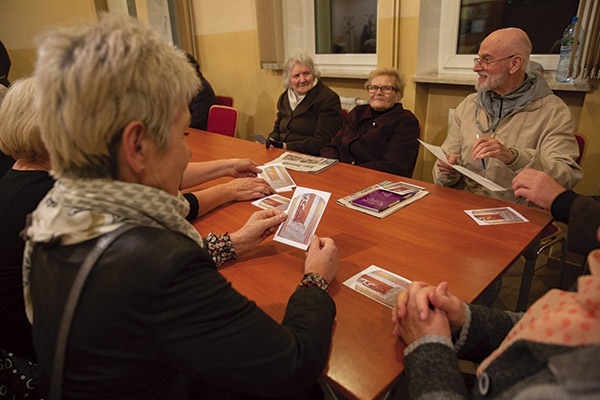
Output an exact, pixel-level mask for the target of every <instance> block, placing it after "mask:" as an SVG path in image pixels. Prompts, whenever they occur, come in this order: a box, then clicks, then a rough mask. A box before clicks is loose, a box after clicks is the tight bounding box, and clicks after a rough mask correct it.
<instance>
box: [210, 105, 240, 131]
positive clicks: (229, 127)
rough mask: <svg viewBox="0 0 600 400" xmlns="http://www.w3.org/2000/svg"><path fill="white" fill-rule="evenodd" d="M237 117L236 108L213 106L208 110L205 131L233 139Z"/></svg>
mask: <svg viewBox="0 0 600 400" xmlns="http://www.w3.org/2000/svg"><path fill="white" fill-rule="evenodd" d="M237 116H238V111H237V109H236V108H233V107H228V106H221V105H218V104H215V105H213V106H212V107H210V110H208V122H207V124H206V130H207V131H209V132H214V133H219V134H221V135H226V136H231V137H234V136H235V130H236V128H237Z"/></svg>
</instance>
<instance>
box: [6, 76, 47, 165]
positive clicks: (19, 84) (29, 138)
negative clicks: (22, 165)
mask: <svg viewBox="0 0 600 400" xmlns="http://www.w3.org/2000/svg"><path fill="white" fill-rule="evenodd" d="M0 121H2V123H0V151H2V153H4V154H7V155H9V156H11V157H12V158H14V159H15V160H23V161H33V162H47V161H48V152H47V151H46V147H44V143H43V142H42V138H41V136H40V128H39V123H38V114H37V112H36V110H35V96H34V81H33V78H25V79H20V80H17V81H14V82H13V83H12V85H11V86H10V89H9V90H8V91H7V93H6V96H5V97H4V100H3V101H2V103H1V104H0Z"/></svg>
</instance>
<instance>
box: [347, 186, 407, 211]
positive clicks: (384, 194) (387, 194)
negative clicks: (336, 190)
mask: <svg viewBox="0 0 600 400" xmlns="http://www.w3.org/2000/svg"><path fill="white" fill-rule="evenodd" d="M405 197H407V196H405V195H402V194H399V193H396V192H391V191H389V190H385V189H376V190H374V191H372V192H370V193H367V194H365V195H363V196H360V197H358V198H356V199H354V200H352V204H354V205H355V206H359V207H365V208H368V209H370V210H374V211H377V212H379V211H383V210H385V209H387V208H389V207H391V206H393V205H394V204H396V203H398V202H399V201H401V200H402V199H404V198H405Z"/></svg>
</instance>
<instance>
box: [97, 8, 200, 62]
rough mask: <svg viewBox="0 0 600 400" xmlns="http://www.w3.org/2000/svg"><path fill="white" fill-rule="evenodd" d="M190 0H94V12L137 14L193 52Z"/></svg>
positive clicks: (166, 37) (178, 45) (162, 33)
mask: <svg viewBox="0 0 600 400" xmlns="http://www.w3.org/2000/svg"><path fill="white" fill-rule="evenodd" d="M189 1H190V0H145V1H141V0H94V5H95V7H96V11H97V12H110V13H116V14H124V15H130V16H132V17H136V18H138V19H140V20H141V21H143V22H144V23H146V24H147V25H149V26H150V27H151V28H152V29H154V30H156V31H157V32H159V33H160V34H161V35H162V36H163V37H164V38H165V39H166V40H167V41H168V42H169V43H172V44H174V45H175V46H177V47H179V48H181V49H183V50H185V51H187V52H189V53H191V54H194V45H193V32H192V20H191V8H190V5H189Z"/></svg>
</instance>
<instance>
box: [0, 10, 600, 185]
mask: <svg viewBox="0 0 600 400" xmlns="http://www.w3.org/2000/svg"><path fill="white" fill-rule="evenodd" d="M192 6H193V14H194V23H195V38H196V41H197V42H196V48H197V51H198V56H199V61H200V64H201V67H202V70H203V72H204V73H205V75H206V76H207V77H208V79H209V81H210V82H211V84H212V85H213V87H214V88H215V91H216V92H217V93H218V94H223V95H228V96H232V97H234V98H235V106H236V107H237V108H238V109H239V111H240V119H239V125H238V136H239V137H242V138H250V137H251V136H252V135H253V134H256V133H259V134H263V135H264V134H267V133H268V132H270V130H271V128H272V124H273V122H274V119H275V112H276V106H275V104H276V101H277V98H278V96H279V95H280V93H281V92H282V91H283V87H282V85H281V75H280V73H278V72H274V71H266V70H261V69H260V68H259V61H258V34H257V31H256V12H255V8H254V0H192ZM380 10H383V12H381V15H380V20H379V21H378V24H379V31H380V43H379V49H380V55H379V57H378V64H379V66H384V65H391V66H397V67H398V69H399V70H400V71H401V72H403V73H404V74H405V75H406V77H407V81H408V82H407V83H408V84H407V87H406V92H405V95H404V99H403V104H404V106H405V107H406V108H408V109H410V110H413V111H414V112H415V114H416V115H417V117H418V118H419V121H420V122H421V128H422V137H423V138H424V139H425V140H427V141H430V142H432V143H436V144H440V143H441V142H442V141H443V140H444V137H445V134H446V124H447V110H448V108H453V107H456V105H457V104H458V103H459V102H460V100H461V99H462V98H463V97H464V96H465V95H466V94H468V93H471V92H472V90H473V89H472V88H471V87H466V86H454V85H438V84H418V85H416V84H414V83H413V82H412V81H411V79H410V78H411V77H412V76H414V75H415V73H416V59H417V42H418V37H417V33H418V25H419V1H418V0H380ZM394 15H400V17H399V18H396V17H394ZM94 18H95V13H94V11H93V0H46V1H43V2H41V1H35V0H19V1H0V39H1V40H2V41H3V42H4V44H5V45H6V47H7V48H8V50H9V53H10V55H11V58H12V60H13V68H12V70H11V74H10V78H11V79H12V80H14V79H16V78H18V77H21V76H26V75H29V74H31V72H32V71H33V63H34V60H35V50H34V43H33V37H35V36H36V35H38V34H39V33H40V32H42V30H43V29H44V28H45V27H47V26H51V25H58V24H73V23H76V22H79V21H81V20H83V21H86V20H91V19H94ZM394 43H397V44H398V45H397V48H396V47H394ZM324 82H325V83H326V84H327V85H329V86H330V87H331V88H332V89H333V90H335V91H336V92H337V93H338V94H340V95H341V96H351V97H363V98H366V93H365V92H364V89H363V81H362V80H353V79H332V78H325V79H324ZM557 94H558V95H559V96H561V97H562V98H563V99H564V100H565V102H566V103H567V104H568V105H569V107H570V108H571V111H572V112H573V115H574V118H575V124H576V126H577V129H578V131H580V132H581V133H582V134H584V135H585V136H586V137H587V139H588V148H587V150H586V153H585V157H584V160H583V168H584V170H585V176H584V179H583V181H582V182H581V183H580V184H579V185H578V186H577V188H576V189H577V190H578V191H581V192H582V193H587V194H592V193H598V192H599V189H598V182H600V168H599V167H600V132H599V128H598V127H600V90H595V91H594V92H591V93H588V94H584V93H577V92H575V93H573V92H558V93H557ZM432 164H433V159H432V158H431V156H430V155H429V154H424V152H423V151H421V154H420V155H419V160H418V163H417V167H416V169H415V178H418V179H424V180H431V166H432Z"/></svg>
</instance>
